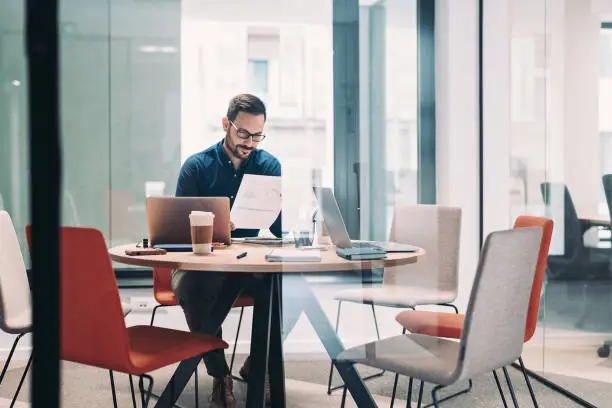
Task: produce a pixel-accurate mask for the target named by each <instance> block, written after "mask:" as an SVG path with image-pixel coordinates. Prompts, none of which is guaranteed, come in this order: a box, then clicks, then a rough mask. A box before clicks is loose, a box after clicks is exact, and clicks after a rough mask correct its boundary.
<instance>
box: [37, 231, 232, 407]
mask: <svg viewBox="0 0 612 408" xmlns="http://www.w3.org/2000/svg"><path fill="white" fill-rule="evenodd" d="M29 235H30V231H29V228H28V236H29ZM60 238H61V272H60V273H61V276H60V278H61V279H60V280H61V298H60V302H61V305H60V308H61V312H60V322H61V323H60V324H61V352H60V356H61V358H62V359H63V360H67V361H72V362H75V363H81V364H86V365H90V366H94V367H99V368H104V369H107V370H109V371H111V389H112V393H113V403H114V406H115V407H116V406H117V402H116V394H115V386H114V382H113V381H112V378H113V377H112V371H119V372H122V373H126V374H128V375H130V386H131V390H132V400H133V403H134V406H135V405H136V401H135V399H134V387H133V384H132V381H131V380H132V378H131V375H138V376H139V377H140V387H141V390H142V389H143V388H144V386H143V378H147V379H148V380H149V386H148V388H147V392H146V395H145V394H141V399H142V404H143V406H145V407H146V406H147V405H148V402H149V399H150V396H151V391H152V388H153V378H152V377H151V376H149V375H147V374H146V373H148V372H150V371H154V370H157V369H159V368H162V367H165V366H168V365H170V364H174V363H177V362H180V361H183V360H188V359H191V358H199V357H200V356H201V355H202V354H204V353H206V352H208V351H211V350H214V349H219V348H227V347H228V345H227V343H225V342H224V341H222V340H219V339H217V338H216V337H214V336H207V335H202V334H198V333H190V332H185V331H180V330H172V329H166V328H161V327H152V326H133V327H128V328H126V326H125V320H124V318H123V311H122V309H121V301H120V298H119V290H118V288H117V283H116V280H115V274H114V272H113V268H112V264H111V260H110V258H109V256H108V252H107V248H106V243H105V241H104V237H103V236H102V233H101V232H100V231H98V230H96V229H92V228H78V227H62V228H61V237H60Z"/></svg>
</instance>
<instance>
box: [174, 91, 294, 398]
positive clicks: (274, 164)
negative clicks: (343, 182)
mask: <svg viewBox="0 0 612 408" xmlns="http://www.w3.org/2000/svg"><path fill="white" fill-rule="evenodd" d="M265 121H266V108H265V105H264V103H263V102H262V101H261V100H260V99H259V98H257V97H256V96H253V95H247V94H242V95H238V96H235V97H234V98H232V100H231V101H230V104H229V107H228V110H227V116H226V117H224V118H223V120H222V124H223V130H224V132H225V137H224V139H223V140H222V141H221V142H219V143H217V144H215V145H213V146H211V147H209V148H208V149H206V150H204V151H202V152H200V153H197V154H194V155H193V156H191V157H190V158H189V159H187V161H185V163H184V164H183V167H182V168H181V172H180V175H179V179H178V184H177V187H176V196H177V197H180V196H193V197H207V196H208V197H211V196H214V197H221V196H225V197H229V199H230V206H233V204H234V199H235V197H236V194H237V192H238V189H239V187H240V183H241V182H242V177H243V176H244V174H258V175H266V176H280V175H281V165H280V163H279V161H278V160H277V159H276V158H275V157H274V156H272V155H271V154H270V153H268V152H266V151H265V150H262V149H257V146H258V145H259V143H260V142H261V141H262V140H264V139H265V137H266V136H265V135H264V133H263V131H264V125H265ZM270 231H271V232H272V233H273V234H274V235H275V236H277V237H280V236H281V233H282V225H281V216H280V215H279V216H278V218H277V219H276V221H275V222H274V223H273V224H272V226H270ZM258 233H259V230H252V229H236V228H235V227H234V225H233V224H232V237H234V238H238V237H252V236H257V235H258ZM253 279H254V278H253V277H252V276H245V275H244V274H224V273H217V272H200V271H191V272H190V271H182V270H176V271H174V273H173V276H172V289H173V290H174V293H175V294H176V296H177V298H178V300H179V303H180V304H181V306H182V308H183V311H184V313H185V317H186V319H187V324H188V325H189V329H190V330H191V331H196V332H200V333H204V334H212V335H215V334H216V335H218V336H219V337H221V329H220V327H219V328H218V331H217V329H216V328H211V327H210V326H211V324H210V321H212V320H215V321H216V320H219V321H222V320H223V319H225V316H226V315H227V313H229V307H231V301H233V300H230V303H228V302H227V301H226V302H223V299H220V298H219V297H220V296H223V295H221V293H228V290H227V288H228V287H230V286H231V287H233V288H236V287H238V289H237V290H244V289H246V290H247V291H248V290H249V286H250V284H251V283H252V280H253ZM229 292H231V290H230V291H229ZM231 293H232V295H233V294H234V293H236V292H231ZM226 300H227V299H226ZM215 304H217V306H218V305H219V304H228V305H229V306H228V308H227V309H223V307H221V309H223V311H222V312H220V313H224V315H223V316H218V315H215V316H213V314H217V312H219V308H217V309H216V311H215V312H213V308H214V306H215ZM284 312H285V311H284ZM283 317H284V320H285V321H284V324H283V326H284V328H286V329H288V328H289V327H291V326H293V325H294V324H295V323H296V321H297V318H298V317H299V313H298V314H297V315H295V314H293V316H291V313H283ZM219 318H221V319H219ZM210 331H214V332H210ZM287 332H288V330H287ZM204 363H205V364H206V368H207V371H208V374H209V375H211V376H212V377H213V392H212V395H211V403H212V406H213V407H224V406H227V407H229V408H233V407H234V406H235V400H234V395H233V391H232V388H233V384H232V379H231V376H230V372H229V367H228V365H227V362H226V360H225V353H224V351H223V350H215V351H211V352H209V353H207V354H205V355H204ZM249 366H250V360H249V358H247V361H246V362H245V365H244V366H243V367H242V369H241V370H240V374H241V375H242V376H243V377H246V376H248V371H249V370H248V369H249ZM266 391H267V392H266V394H267V397H268V395H269V394H268V387H266ZM267 399H269V397H268V398H267Z"/></svg>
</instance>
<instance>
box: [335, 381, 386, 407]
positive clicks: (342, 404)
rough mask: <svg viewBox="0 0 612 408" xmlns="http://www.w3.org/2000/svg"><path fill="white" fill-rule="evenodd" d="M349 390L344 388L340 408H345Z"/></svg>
mask: <svg viewBox="0 0 612 408" xmlns="http://www.w3.org/2000/svg"><path fill="white" fill-rule="evenodd" d="M347 389H348V388H346V385H345V386H344V387H342V402H341V403H340V408H344V405H345V404H346V390H347ZM392 407H393V406H392Z"/></svg>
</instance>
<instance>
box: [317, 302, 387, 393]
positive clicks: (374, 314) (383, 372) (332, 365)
mask: <svg viewBox="0 0 612 408" xmlns="http://www.w3.org/2000/svg"><path fill="white" fill-rule="evenodd" d="M340 304H341V301H338V315H337V317H336V334H337V333H338V325H339V322H340ZM370 306H371V307H372V316H373V317H374V328H375V329H376V338H377V339H378V340H380V331H379V329H378V319H377V318H376V309H375V308H374V305H370ZM333 374H334V362H333V361H332V362H331V365H330V367H329V379H328V382H327V395H331V393H332V391H335V390H338V389H340V388H342V387H344V385H337V386H335V387H332V386H331V383H332V377H333ZM384 374H385V370H382V371H379V372H377V373H375V374H372V375H368V376H366V377H363V378H362V380H363V381H368V380H371V379H372V378H377V377H381V376H382V375H384Z"/></svg>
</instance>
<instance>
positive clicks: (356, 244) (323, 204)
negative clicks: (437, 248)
mask: <svg viewBox="0 0 612 408" xmlns="http://www.w3.org/2000/svg"><path fill="white" fill-rule="evenodd" d="M313 190H314V193H315V196H316V197H317V202H318V203H319V207H320V209H321V212H322V213H323V220H324V222H325V226H326V227H327V231H328V232H329V236H330V238H331V240H332V242H333V244H334V245H335V246H336V247H337V248H342V249H346V248H363V249H368V248H372V249H375V250H383V251H385V252H389V253H391V252H417V251H418V248H417V247H415V246H413V245H408V244H400V243H397V242H390V241H353V240H351V239H350V237H349V234H348V231H347V230H346V225H345V224H344V219H343V218H342V213H341V212H340V208H339V207H338V202H337V201H336V197H335V196H334V192H333V191H332V189H331V188H328V187H313Z"/></svg>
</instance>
